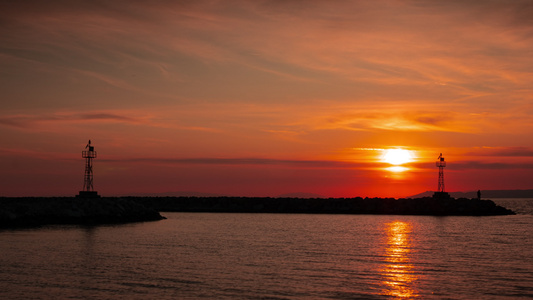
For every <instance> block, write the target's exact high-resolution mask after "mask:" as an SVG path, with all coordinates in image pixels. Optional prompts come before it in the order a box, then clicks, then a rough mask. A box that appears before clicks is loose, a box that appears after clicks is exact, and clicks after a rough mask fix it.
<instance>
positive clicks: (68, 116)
mask: <svg viewBox="0 0 533 300" xmlns="http://www.w3.org/2000/svg"><path fill="white" fill-rule="evenodd" d="M85 121H94V122H120V123H135V124H139V123H146V122H147V119H146V118H139V117H131V116H125V115H119V114H114V113H106V112H90V113H56V114H41V115H28V114H25V115H23V114H20V115H8V116H0V125H4V126H8V127H15V128H32V127H34V126H36V125H38V124H42V123H56V122H61V123H76V122H85Z"/></svg>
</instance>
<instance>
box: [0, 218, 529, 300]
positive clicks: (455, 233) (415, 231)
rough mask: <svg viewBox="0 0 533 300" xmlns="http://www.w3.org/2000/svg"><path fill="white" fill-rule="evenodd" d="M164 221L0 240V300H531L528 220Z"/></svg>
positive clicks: (24, 233)
mask: <svg viewBox="0 0 533 300" xmlns="http://www.w3.org/2000/svg"><path fill="white" fill-rule="evenodd" d="M163 215H164V216H166V217H167V218H168V219H167V220H163V221H158V222H147V223H136V224H129V225H119V226H101V227H79V226H49V227H44V228H38V229H29V230H12V231H0V253H2V255H1V256H0V265H1V269H0V298H3V299H7V298H33V299H49V298H62V299H64V298H72V299H113V298H131V299H146V298H162V299H172V298H185V299H187V298H189V299H193V298H218V299H220V298H239V299H243V298H244V299H246V298H253V299H256V298H267V299H308V298H315V299H317V298H318V299H321V298H322V299H358V298H362V299H389V298H390V299H399V298H417V297H418V298H423V299H428V298H435V299H473V298H478V299H511V298H517V297H533V257H532V249H533V233H532V232H531V228H533V215H527V214H520V215H516V216H497V217H428V216H376V215H304V214H302V215H290V214H210V213H163Z"/></svg>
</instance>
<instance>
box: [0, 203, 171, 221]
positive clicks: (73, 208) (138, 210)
mask: <svg viewBox="0 0 533 300" xmlns="http://www.w3.org/2000/svg"><path fill="white" fill-rule="evenodd" d="M161 219H164V217H162V216H161V215H160V214H159V212H158V211H156V210H154V209H153V208H151V207H147V206H145V205H143V204H142V203H140V202H137V201H135V200H134V199H131V198H129V199H124V198H79V197H57V198H41V197H35V198H0V227H3V228H6V227H26V226H39V225H48V224H83V225H98V224H116V223H128V222H142V221H156V220H161Z"/></svg>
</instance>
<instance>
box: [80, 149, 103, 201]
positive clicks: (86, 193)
mask: <svg viewBox="0 0 533 300" xmlns="http://www.w3.org/2000/svg"><path fill="white" fill-rule="evenodd" d="M85 149H87V150H84V151H82V152H81V156H82V157H83V158H85V176H84V180H83V191H80V194H79V195H78V196H79V197H99V196H98V193H97V192H96V191H95V190H94V187H93V159H94V158H96V151H94V147H93V146H91V140H89V143H87V146H85Z"/></svg>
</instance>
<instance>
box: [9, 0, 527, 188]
mask: <svg viewBox="0 0 533 300" xmlns="http://www.w3.org/2000/svg"><path fill="white" fill-rule="evenodd" d="M532 16H533V1H531V0H527V1H520V0H515V1H490V0H487V1H477V0H475V1H474V0H473V1H414V0H413V1H409V0H404V1H313V0H310V1H297V0H291V1H232V0H228V1H75V0H65V1H53V0H52V1H2V2H0V99H1V100H0V196H54V195H58V196H65V195H75V194H77V193H78V191H79V190H81V189H82V187H83V172H84V161H83V158H82V157H81V151H82V150H84V147H85V145H86V143H87V141H88V140H89V139H91V141H92V143H93V145H94V147H95V150H96V151H97V152H98V158H97V159H96V160H95V161H94V187H95V190H97V191H98V192H99V194H101V195H104V196H105V195H109V196H111V195H130V194H138V193H148V194H149V193H164V192H177V191H195V192H202V193H213V194H219V195H232V196H277V195H281V194H286V193H295V192H305V193H315V194H320V195H323V196H328V197H355V196H362V197H366V196H368V197H373V196H379V197H385V196H387V197H405V196H409V195H413V194H416V193H419V192H423V191H427V190H436V189H437V175H438V169H437V168H436V167H435V161H436V160H437V157H438V156H439V154H440V153H443V156H444V157H445V159H446V161H447V163H448V166H447V167H446V169H445V182H446V191H448V192H453V191H469V190H478V189H481V190H483V189H528V188H533V184H532V178H533V117H532V116H533V18H532ZM388 149H403V150H407V152H406V153H408V154H409V156H410V158H409V159H408V160H409V161H408V162H405V163H400V164H399V165H397V166H396V167H402V168H393V169H391V168H390V167H392V166H394V165H392V164H390V163H389V162H387V161H386V160H385V158H384V157H385V155H386V154H387V150H388Z"/></svg>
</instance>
